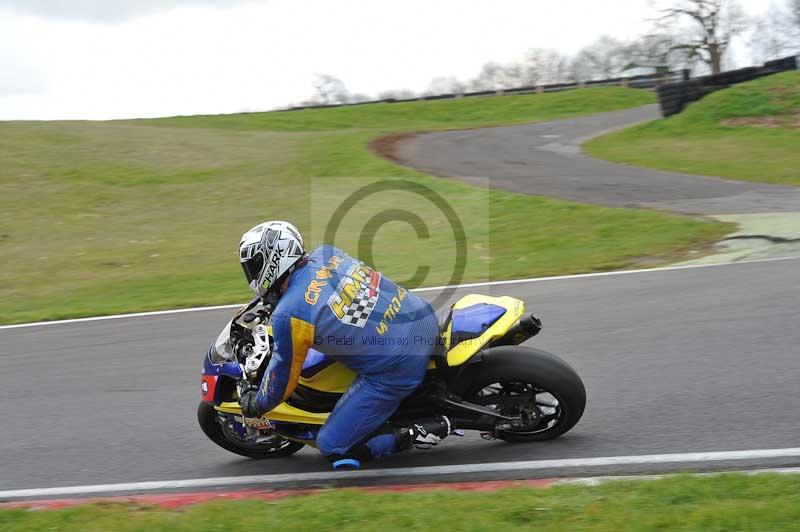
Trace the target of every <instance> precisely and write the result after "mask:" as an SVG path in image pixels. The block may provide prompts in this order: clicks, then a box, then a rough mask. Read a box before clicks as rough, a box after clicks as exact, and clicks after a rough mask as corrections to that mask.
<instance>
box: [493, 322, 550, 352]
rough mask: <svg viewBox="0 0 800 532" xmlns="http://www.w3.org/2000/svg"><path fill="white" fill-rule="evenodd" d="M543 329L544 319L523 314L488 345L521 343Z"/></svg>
mask: <svg viewBox="0 0 800 532" xmlns="http://www.w3.org/2000/svg"><path fill="white" fill-rule="evenodd" d="M541 330H542V320H540V319H539V318H537V317H536V316H534V315H533V314H526V315H524V316H522V317H521V318H520V319H519V321H517V323H515V324H514V325H513V326H512V327H511V328H510V329H509V330H508V332H506V334H504V335H503V336H501V337H500V338H498V339H497V340H495V341H494V342H492V343H491V344H489V345H488V346H487V347H498V346H501V345H519V344H521V343H522V342H524V341H525V340H528V339H530V338H533V337H534V336H536V335H537V334H539V332H540V331H541Z"/></svg>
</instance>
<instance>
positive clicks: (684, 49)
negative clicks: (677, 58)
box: [656, 0, 747, 74]
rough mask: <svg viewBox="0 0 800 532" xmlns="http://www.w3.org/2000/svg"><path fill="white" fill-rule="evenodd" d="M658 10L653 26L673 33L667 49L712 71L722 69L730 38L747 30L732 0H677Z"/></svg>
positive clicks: (716, 71)
mask: <svg viewBox="0 0 800 532" xmlns="http://www.w3.org/2000/svg"><path fill="white" fill-rule="evenodd" d="M659 12H660V13H661V16H660V17H659V18H658V19H657V20H656V23H657V27H658V28H659V29H661V30H664V29H667V30H668V32H669V33H671V34H672V35H675V41H676V42H675V44H673V45H672V47H671V51H672V52H680V53H683V54H685V55H686V57H687V58H688V59H689V60H694V59H696V60H699V61H701V62H703V63H705V64H706V65H708V67H709V68H710V69H711V73H712V74H719V73H720V72H721V71H722V60H723V57H724V55H725V52H726V51H727V50H728V47H729V46H730V44H731V40H732V39H733V38H735V37H736V36H738V35H740V34H741V33H742V32H744V31H745V30H746V29H747V20H746V18H745V15H744V12H743V11H742V9H741V7H740V6H739V4H738V3H736V0H678V1H677V2H676V3H674V4H673V5H672V6H671V7H667V8H662V9H659Z"/></svg>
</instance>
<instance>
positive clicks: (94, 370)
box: [0, 260, 800, 489]
mask: <svg viewBox="0 0 800 532" xmlns="http://www.w3.org/2000/svg"><path fill="white" fill-rule="evenodd" d="M466 292H483V293H490V294H496V295H500V294H509V295H514V296H517V297H520V298H522V299H524V300H525V301H526V302H527V304H528V307H529V309H530V310H531V311H534V312H535V313H537V314H538V315H540V316H541V317H542V318H543V320H544V323H545V328H544V331H543V332H542V334H541V335H540V336H539V337H536V338H534V339H533V340H532V341H531V342H530V344H531V345H535V346H537V347H539V348H542V349H545V350H548V351H552V352H554V353H557V354H559V355H560V356H562V357H563V358H565V359H566V360H567V361H569V363H570V364H572V365H573V366H574V367H575V368H576V369H577V370H578V372H579V373H580V374H581V375H582V376H583V378H584V380H585V383H586V387H587V392H588V408H587V411H586V414H585V416H584V418H583V420H582V421H581V422H580V423H579V424H578V425H577V427H576V428H575V429H573V431H572V432H570V433H568V434H567V435H565V436H563V437H562V438H560V439H558V440H555V441H552V442H546V443H539V444H524V445H512V444H507V443H504V442H499V441H491V442H487V441H484V440H482V439H480V437H479V436H477V435H468V436H467V437H464V438H458V437H451V438H449V439H447V440H446V441H445V442H444V443H443V444H442V445H440V446H439V447H438V448H435V449H432V450H429V451H418V450H414V451H411V452H409V453H406V454H404V455H398V456H395V457H392V458H389V459H386V460H384V461H382V462H380V463H378V464H376V465H375V466H370V467H386V468H394V467H407V466H424V465H442V464H464V463H476V462H501V461H518V460H540V459H555V458H568V457H572V458H584V457H598V456H619V455H640V454H655V453H678V452H693V451H729V450H745V449H771V448H786V447H793V446H796V445H797V443H798V442H799V441H800V394H798V389H799V388H798V386H800V356H798V355H800V347H799V346H800V327H798V302H800V260H783V261H774V262H759V263H740V264H730V265H724V266H713V267H705V268H692V269H676V270H654V271H646V272H639V273H629V274H621V275H613V276H596V277H594V276H592V277H577V278H565V279H554V280H544V281H538V282H523V283H518V284H508V285H502V286H494V287H484V288H472V289H469V290H462V291H461V292H459V294H456V295H461V294H463V293H466ZM424 295H425V296H426V297H431V296H433V295H435V294H432V293H425V294H424ZM230 312H231V311H229V310H212V311H200V312H192V313H183V314H170V315H161V316H150V317H135V318H120V319H114V320H107V321H92V322H79V323H65V324H50V325H42V326H35V327H28V328H9V329H0V361H2V366H3V371H2V372H0V389H2V390H3V398H4V406H5V409H4V415H5V422H4V424H3V425H4V428H3V430H2V431H0V457H2V458H0V462H1V463H2V466H1V467H0V470H1V471H2V474H0V489H18V488H40V487H42V488H43V487H56V486H69V485H83V484H103V483H115V482H132V481H143V480H170V479H192V478H203V477H219V476H236V475H256V474H267V473H298V472H309V471H326V470H328V467H329V466H328V464H327V463H326V462H325V461H324V460H323V459H322V458H321V457H320V456H319V455H318V454H317V452H316V451H314V450H313V449H304V450H303V451H301V452H300V453H298V454H297V455H295V456H293V457H291V458H287V459H281V460H275V461H262V462H256V461H251V460H247V459H241V458H239V457H237V456H235V455H232V454H229V453H228V452H226V451H224V450H222V449H220V448H218V447H216V446H215V445H214V444H213V443H211V442H210V441H208V440H207V439H206V438H205V436H204V435H203V434H202V433H201V432H200V430H199V428H198V427H197V423H196V421H195V409H196V406H197V403H198V401H199V397H200V386H199V373H200V366H201V358H202V356H203V354H204V353H205V351H206V349H207V347H208V344H209V342H210V341H211V340H212V339H213V337H214V336H215V335H216V334H217V332H218V330H219V329H220V328H221V327H222V325H223V324H224V323H225V322H226V320H227V317H228V316H229V314H230ZM767 465H770V466H775V465H782V466H786V465H800V459H798V458H796V457H795V458H778V459H759V460H753V461H751V462H738V463H737V465H736V466H737V467H745V466H747V467H749V466H767ZM723 466H724V464H715V465H714V467H723ZM676 467H679V468H681V469H685V468H686V466H669V465H661V466H658V467H656V466H653V467H649V466H646V465H640V466H638V467H626V466H609V467H605V468H602V469H592V470H585V471H580V470H577V471H576V470H575V469H572V470H569V471H561V470H558V471H539V472H537V475H552V474H567V473H569V474H595V473H599V472H612V473H628V472H639V471H654V470H655V471H661V470H664V469H674V468H676ZM509 475H511V476H514V475H513V474H510V473H509ZM394 482H395V483H397V482H398V480H397V479H394Z"/></svg>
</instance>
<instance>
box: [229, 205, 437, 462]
mask: <svg viewBox="0 0 800 532" xmlns="http://www.w3.org/2000/svg"><path fill="white" fill-rule="evenodd" d="M239 258H240V261H241V264H242V268H243V270H244V273H245V277H246V278H247V283H248V285H249V286H250V288H251V289H252V290H253V292H255V293H256V295H259V296H262V297H267V296H270V297H273V298H275V297H277V298H278V302H277V304H275V307H274V311H273V313H272V319H271V323H272V335H273V339H274V346H273V352H272V358H271V359H270V362H269V365H268V367H267V369H266V371H265V373H264V377H263V379H262V381H261V385H260V386H259V387H258V389H255V388H253V389H250V390H247V391H245V392H243V393H242V396H241V398H240V400H239V401H240V404H241V406H242V412H243V414H244V415H245V417H260V416H261V415H263V414H264V413H266V412H269V411H270V410H272V409H273V408H275V407H276V406H278V405H279V404H280V403H282V402H283V401H285V400H286V399H288V398H289V396H291V395H292V393H293V392H294V390H295V388H296V386H297V383H298V379H299V378H300V373H301V370H302V369H303V364H304V362H305V360H306V357H307V355H308V353H309V349H312V350H315V351H318V352H320V353H322V354H323V355H325V356H326V357H328V358H329V359H331V360H333V361H336V362H340V363H342V364H343V365H345V366H347V367H348V368H350V369H351V370H352V371H353V372H355V373H356V374H357V377H356V379H355V380H354V381H353V383H352V384H351V385H350V388H349V389H348V390H347V392H346V393H345V394H344V395H343V396H342V397H341V398H340V399H339V401H338V402H337V404H336V407H335V408H334V409H333V411H332V412H331V414H330V416H329V417H328V419H327V420H326V422H325V424H324V425H323V426H322V428H321V429H320V430H319V432H318V434H317V438H316V443H317V447H318V448H319V450H320V451H321V452H322V454H323V455H325V456H326V457H327V458H328V459H329V460H330V461H331V462H332V463H333V466H334V468H337V469H339V468H344V467H359V466H360V463H361V462H362V461H364V460H369V459H371V458H377V457H380V456H384V455H387V454H391V453H393V452H397V451H401V450H404V449H407V448H409V447H411V446H418V447H429V446H431V445H435V444H436V443H438V442H439V441H440V440H441V439H442V438H444V437H446V436H447V435H449V434H450V432H451V427H450V421H449V420H448V419H447V418H446V417H444V416H441V417H439V418H436V419H429V420H420V421H418V422H416V423H413V424H411V426H410V427H403V428H399V429H395V428H392V427H388V426H387V424H386V421H387V420H388V419H389V417H390V416H391V415H392V414H393V413H394V411H395V410H396V409H397V406H398V405H399V404H400V402H401V401H402V400H403V399H404V398H406V397H407V396H408V395H410V394H411V392H413V391H414V390H415V389H416V388H417V386H418V385H419V384H420V383H421V382H422V380H423V378H424V376H425V373H426V370H427V367H428V362H429V359H430V356H431V354H432V352H433V350H434V348H435V347H436V345H437V343H438V338H439V323H438V320H437V319H436V315H435V313H434V310H433V308H432V307H431V305H430V304H429V303H428V302H426V301H425V300H423V299H421V298H419V297H417V296H415V295H414V294H412V293H411V292H409V291H408V290H406V289H404V288H402V287H400V286H398V285H397V284H395V283H393V282H392V281H391V280H389V279H388V278H387V277H386V276H384V275H383V274H381V273H380V272H378V271H375V270H373V269H372V268H370V267H369V266H367V265H365V264H364V263H363V262H360V261H358V260H356V259H354V258H352V257H350V256H348V255H347V254H346V253H344V252H343V251H341V250H339V249H337V248H335V247H333V246H329V245H322V246H320V247H318V248H316V249H315V250H313V251H312V252H311V253H310V254H306V253H305V250H304V248H303V239H302V237H301V236H300V232H299V231H298V230H297V228H296V227H295V226H294V225H292V224H291V223H288V222H284V221H269V222H264V223H261V224H259V225H256V226H255V227H253V228H252V229H250V230H249V231H247V232H246V233H245V234H244V235H243V236H242V239H241V242H240V244H239Z"/></svg>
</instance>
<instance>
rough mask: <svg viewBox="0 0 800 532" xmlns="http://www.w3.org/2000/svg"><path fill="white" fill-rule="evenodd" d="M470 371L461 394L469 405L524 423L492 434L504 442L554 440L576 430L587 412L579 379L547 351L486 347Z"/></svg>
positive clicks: (584, 390) (584, 392)
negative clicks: (493, 411)
mask: <svg viewBox="0 0 800 532" xmlns="http://www.w3.org/2000/svg"><path fill="white" fill-rule="evenodd" d="M470 373H471V378H470V379H469V383H468V385H467V389H466V390H465V391H464V393H463V394H462V397H464V399H465V400H466V401H469V402H471V403H475V404H480V405H483V406H487V407H489V408H493V409H495V410H497V411H498V412H500V413H502V414H504V415H508V416H512V417H516V418H519V419H520V421H519V422H517V423H514V424H511V425H509V424H505V425H499V426H498V427H497V429H496V430H495V431H494V434H493V435H494V436H495V437H496V438H499V439H502V440H506V441H511V442H530V441H543V440H551V439H553V438H556V437H558V436H560V435H562V434H564V433H565V432H567V431H568V430H570V429H571V428H572V427H574V426H575V424H576V423H577V422H578V421H579V420H580V419H581V416H582V415H583V411H584V409H585V408H586V389H585V388H584V386H583V381H581V378H580V377H579V376H578V374H577V373H576V372H575V370H574V369H572V367H570V365H569V364H567V363H566V362H564V361H563V360H561V359H560V358H558V357H557V356H555V355H553V354H550V353H548V352H546V351H541V350H539V349H534V348H530V347H520V346H503V347H495V348H491V349H487V350H486V351H484V353H483V357H482V360H481V362H480V363H477V364H475V365H474V367H473V368H471V372H470Z"/></svg>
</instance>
